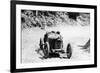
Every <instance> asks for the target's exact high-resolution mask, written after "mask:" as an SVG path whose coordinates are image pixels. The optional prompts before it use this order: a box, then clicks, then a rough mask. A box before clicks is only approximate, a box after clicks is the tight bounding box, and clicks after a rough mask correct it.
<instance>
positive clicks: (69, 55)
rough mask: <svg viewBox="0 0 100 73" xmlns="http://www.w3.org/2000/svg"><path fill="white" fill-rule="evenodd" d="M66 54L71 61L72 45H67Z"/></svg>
mask: <svg viewBox="0 0 100 73" xmlns="http://www.w3.org/2000/svg"><path fill="white" fill-rule="evenodd" d="M66 54H67V58H68V59H70V58H71V56H72V48H71V45H70V43H69V44H68V45H67V48H66Z"/></svg>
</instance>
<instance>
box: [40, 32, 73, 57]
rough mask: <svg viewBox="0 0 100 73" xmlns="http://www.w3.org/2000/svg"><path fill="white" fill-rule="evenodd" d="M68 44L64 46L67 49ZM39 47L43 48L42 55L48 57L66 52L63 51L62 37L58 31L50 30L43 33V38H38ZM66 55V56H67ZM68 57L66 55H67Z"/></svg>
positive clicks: (66, 52)
mask: <svg viewBox="0 0 100 73" xmlns="http://www.w3.org/2000/svg"><path fill="white" fill-rule="evenodd" d="M69 47H70V50H71V46H70V44H69V46H68V47H67V48H66V50H68V48H69ZM40 49H41V50H43V53H44V57H46V58H49V57H51V56H55V55H58V57H61V56H60V55H61V54H67V55H68V51H65V50H64V48H63V37H62V36H61V34H60V32H59V31H57V32H55V31H51V32H46V34H44V38H43V39H42V38H40ZM71 53H72V52H71V51H70V54H69V55H70V56H69V57H71ZM67 55H66V57H67ZM67 58H68V57H67Z"/></svg>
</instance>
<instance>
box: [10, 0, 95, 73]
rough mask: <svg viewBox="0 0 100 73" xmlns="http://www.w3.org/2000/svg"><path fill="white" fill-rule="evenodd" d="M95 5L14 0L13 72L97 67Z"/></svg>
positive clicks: (12, 29) (12, 31)
mask: <svg viewBox="0 0 100 73" xmlns="http://www.w3.org/2000/svg"><path fill="white" fill-rule="evenodd" d="M96 8H97V7H96V6H92V5H78V4H61V3H46V2H32V1H27V2H26V1H11V72H26V71H27V72H28V71H44V70H60V69H76V68H89V67H97V29H96V28H97V21H96V15H97V14H96Z"/></svg>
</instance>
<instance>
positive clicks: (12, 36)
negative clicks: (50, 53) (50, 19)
mask: <svg viewBox="0 0 100 73" xmlns="http://www.w3.org/2000/svg"><path fill="white" fill-rule="evenodd" d="M18 4H19V5H37V6H53V7H71V8H85V9H94V48H95V49H94V64H89V65H75V66H57V67H43V68H42V67H41V68H24V69H16V5H18ZM10 10H11V14H10V15H11V19H10V20H11V21H10V22H11V25H10V47H11V50H10V53H11V54H10V57H11V59H10V60H11V61H10V64H11V66H10V69H11V70H10V71H11V72H29V71H45V70H62V69H79V68H91V67H97V6H95V5H81V4H80V5H79V4H62V3H48V2H33V1H11V6H10Z"/></svg>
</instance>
